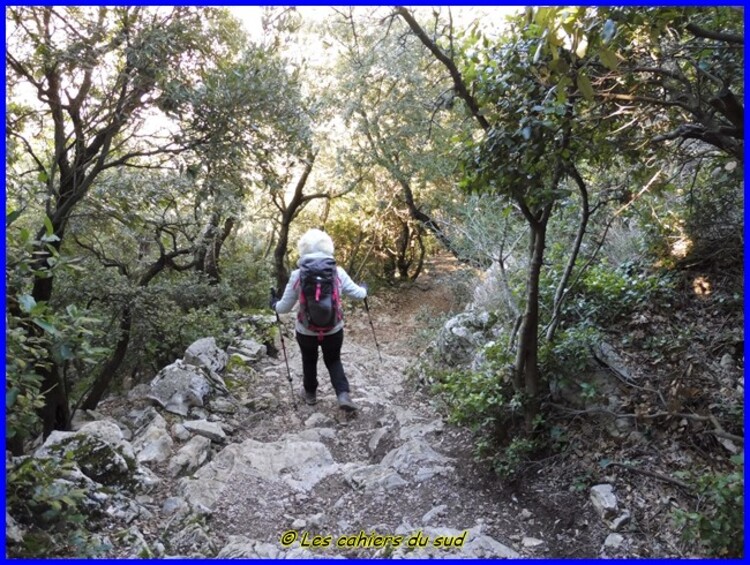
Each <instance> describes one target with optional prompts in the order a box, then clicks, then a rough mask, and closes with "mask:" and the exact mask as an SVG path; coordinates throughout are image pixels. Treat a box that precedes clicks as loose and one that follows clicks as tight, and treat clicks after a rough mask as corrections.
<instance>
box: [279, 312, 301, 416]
mask: <svg viewBox="0 0 750 565" xmlns="http://www.w3.org/2000/svg"><path fill="white" fill-rule="evenodd" d="M274 314H276V324H277V325H278V327H279V337H280V338H281V351H283V352H284V364H285V365H286V379H287V380H288V381H289V390H290V391H291V393H292V404H294V409H295V410H297V400H296V399H295V398H294V386H293V385H292V371H290V370H289V359H287V356H286V344H285V343H284V328H282V327H281V318H279V313H278V312H276V310H274Z"/></svg>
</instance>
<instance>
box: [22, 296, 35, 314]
mask: <svg viewBox="0 0 750 565" xmlns="http://www.w3.org/2000/svg"><path fill="white" fill-rule="evenodd" d="M18 305H19V306H20V307H21V310H23V311H24V312H31V310H32V308H34V306H36V300H34V297H33V296H31V295H30V294H23V295H21V296H19V297H18Z"/></svg>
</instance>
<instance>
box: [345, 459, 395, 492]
mask: <svg viewBox="0 0 750 565" xmlns="http://www.w3.org/2000/svg"><path fill="white" fill-rule="evenodd" d="M344 479H345V480H346V482H348V483H349V484H350V485H351V486H352V487H354V488H361V489H364V490H366V491H367V490H371V489H373V488H375V487H380V488H383V489H385V490H393V489H395V488H398V487H402V486H404V485H406V484H407V482H406V481H405V480H404V479H403V478H402V477H401V475H399V474H398V472H396V471H395V470H394V469H391V468H390V467H386V466H384V465H363V466H356V467H352V468H349V469H347V470H346V471H345V472H344Z"/></svg>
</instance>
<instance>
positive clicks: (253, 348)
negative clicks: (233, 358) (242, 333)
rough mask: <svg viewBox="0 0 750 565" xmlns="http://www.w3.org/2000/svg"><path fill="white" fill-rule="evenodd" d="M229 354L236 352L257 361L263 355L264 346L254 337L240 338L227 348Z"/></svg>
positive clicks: (264, 353) (264, 352)
mask: <svg viewBox="0 0 750 565" xmlns="http://www.w3.org/2000/svg"><path fill="white" fill-rule="evenodd" d="M227 353H228V354H230V355H233V354H238V355H241V356H243V357H245V358H248V359H250V360H251V361H258V360H260V359H262V358H263V357H265V355H266V346H265V345H263V344H262V343H258V342H257V341H255V340H254V339H242V340H239V341H237V342H236V343H234V344H233V345H230V346H229V347H228V348H227Z"/></svg>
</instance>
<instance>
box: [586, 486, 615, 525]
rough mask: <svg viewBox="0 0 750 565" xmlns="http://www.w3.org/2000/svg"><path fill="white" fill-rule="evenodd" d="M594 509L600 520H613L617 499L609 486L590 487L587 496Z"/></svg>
mask: <svg viewBox="0 0 750 565" xmlns="http://www.w3.org/2000/svg"><path fill="white" fill-rule="evenodd" d="M589 498H590V499H591V503H592V504H593V505H594V509H595V510H596V512H597V513H598V514H599V516H601V518H602V519H604V520H608V519H611V518H614V517H615V515H616V514H617V497H616V496H615V493H614V491H613V489H612V485H610V484H601V485H595V486H593V487H591V493H590V495H589Z"/></svg>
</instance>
